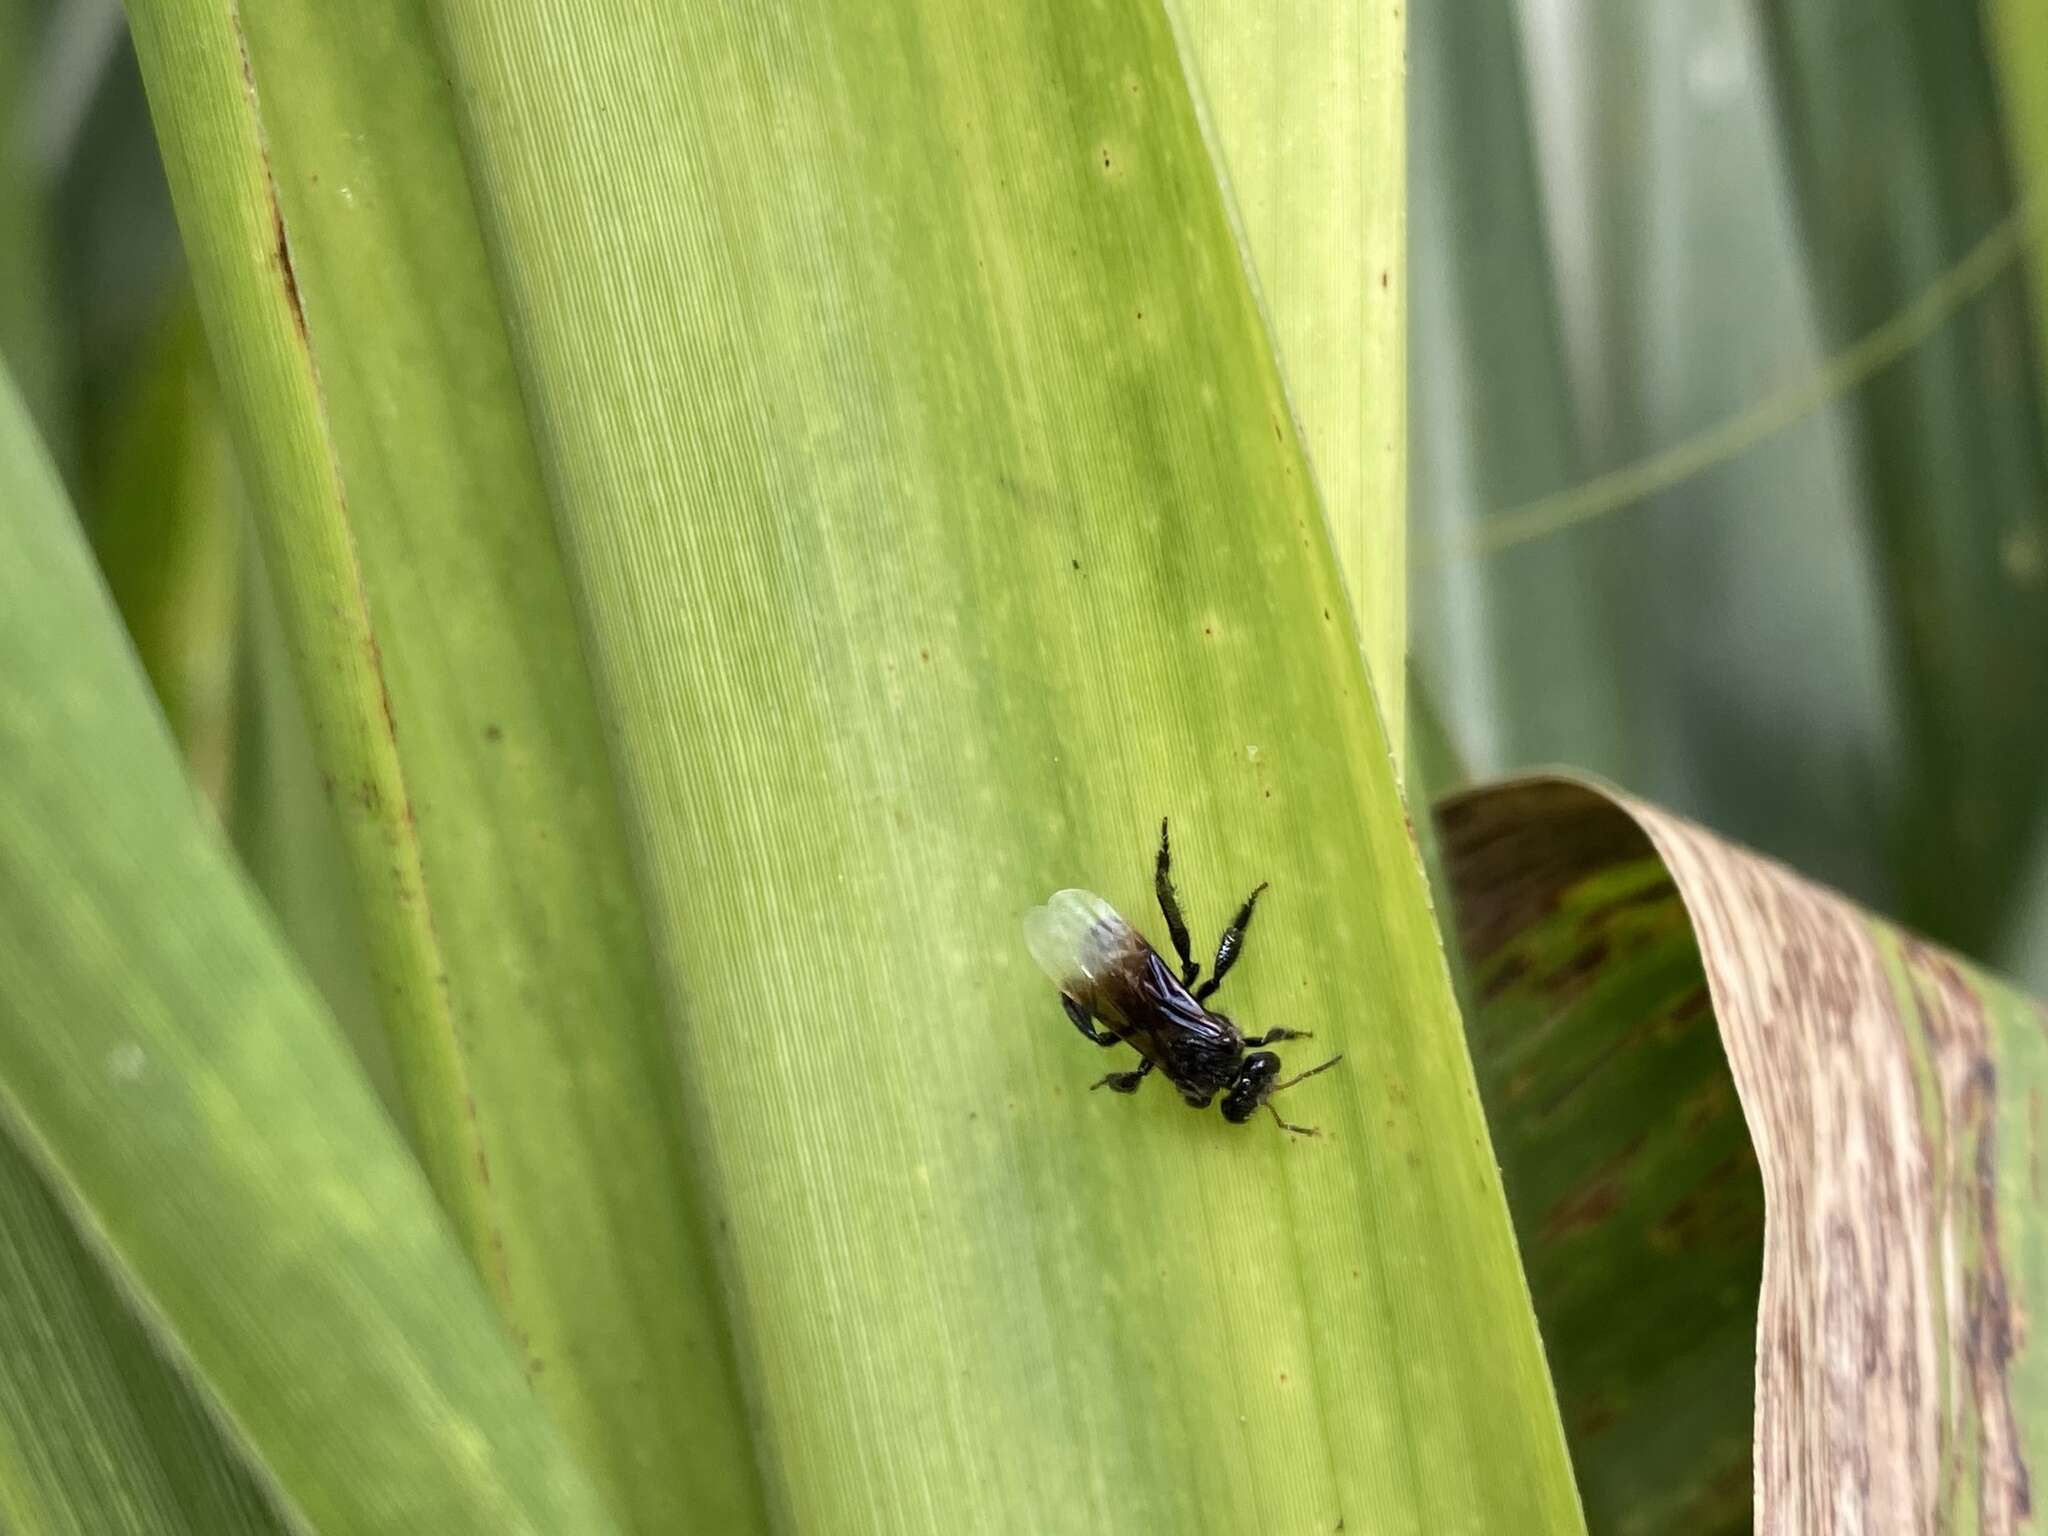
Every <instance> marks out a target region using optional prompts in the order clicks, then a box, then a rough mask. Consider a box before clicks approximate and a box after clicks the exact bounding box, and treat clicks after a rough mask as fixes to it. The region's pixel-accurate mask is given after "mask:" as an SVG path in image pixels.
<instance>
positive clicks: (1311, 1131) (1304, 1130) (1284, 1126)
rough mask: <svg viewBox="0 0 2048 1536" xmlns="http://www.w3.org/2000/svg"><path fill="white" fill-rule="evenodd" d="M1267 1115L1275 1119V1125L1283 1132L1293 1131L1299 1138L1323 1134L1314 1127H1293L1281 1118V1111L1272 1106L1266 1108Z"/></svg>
mask: <svg viewBox="0 0 2048 1536" xmlns="http://www.w3.org/2000/svg"><path fill="white" fill-rule="evenodd" d="M1266 1113H1267V1114H1269V1115H1271V1116H1272V1117H1273V1119H1274V1121H1275V1123H1276V1124H1278V1125H1279V1127H1280V1129H1281V1130H1283V1131H1292V1132H1294V1134H1295V1135H1297V1136H1320V1135H1322V1134H1323V1133H1322V1132H1321V1131H1319V1130H1317V1129H1316V1128H1315V1127H1314V1126H1312V1125H1292V1124H1290V1123H1288V1122H1287V1121H1285V1120H1282V1119H1281V1118H1280V1111H1279V1110H1277V1109H1275V1108H1274V1107H1273V1106H1272V1105H1270V1104H1268V1105H1267V1106H1266Z"/></svg>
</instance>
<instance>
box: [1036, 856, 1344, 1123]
mask: <svg viewBox="0 0 2048 1536" xmlns="http://www.w3.org/2000/svg"><path fill="white" fill-rule="evenodd" d="M1172 867H1173V854H1172V849H1171V847H1170V845H1169V844H1168V841H1167V834H1166V822H1165V821H1164V820H1162V821H1161V822H1160V823H1159V857H1158V859H1157V861H1156V862H1155V863H1154V865H1153V870H1152V889H1153V891H1154V892H1155V893H1156V894H1157V895H1158V897H1159V910H1160V911H1161V912H1162V913H1164V914H1165V917H1166V931H1167V932H1168V933H1169V934H1171V935H1172V936H1173V947H1174V951H1175V953H1177V954H1178V955H1179V956H1180V974H1179V975H1178V976H1176V975H1175V974H1174V973H1173V970H1172V968H1171V967H1170V966H1168V965H1167V963H1166V962H1165V961H1164V960H1163V959H1161V958H1160V956H1159V952H1158V951H1157V950H1155V949H1154V948H1153V947H1152V946H1151V945H1150V944H1148V943H1147V942H1146V941H1145V936H1144V935H1143V934H1141V933H1139V932H1138V930H1137V929H1135V928H1133V927H1132V926H1131V925H1130V924H1129V923H1127V922H1125V921H1124V920H1123V919H1122V918H1121V917H1119V916H1118V915H1117V912H1116V909H1115V908H1114V907H1112V906H1110V904H1109V903H1108V902H1106V901H1104V900H1103V899H1102V898H1101V897H1100V896H1097V895H1095V894H1094V893H1093V892H1092V891H1076V890H1066V891H1058V892H1055V893H1054V895H1053V897H1052V899H1051V900H1050V901H1048V902H1047V903H1046V904H1045V905H1044V906H1042V907H1033V908H1032V909H1031V911H1030V912H1029V913H1028V914H1026V916H1025V918H1024V942H1025V944H1026V945H1027V946H1028V947H1029V948H1030V950H1031V958H1032V959H1034V960H1036V961H1037V962H1038V967H1039V969H1040V970H1042V971H1044V972H1045V974H1046V975H1047V976H1049V977H1051V978H1052V981H1053V984H1054V985H1055V986H1057V987H1058V988H1059V989H1060V1002H1061V1004H1062V1005H1063V1006H1064V1007H1065V1008H1066V1010H1067V1017H1068V1018H1069V1019H1071V1020H1073V1023H1074V1028H1076V1029H1078V1030H1080V1031H1081V1033H1082V1034H1084V1035H1086V1036H1087V1037H1088V1038H1089V1039H1090V1040H1093V1041H1094V1042H1095V1043H1096V1044H1097V1045H1100V1046H1112V1045H1129V1046H1132V1047H1134V1048H1135V1049H1136V1050H1137V1052H1138V1054H1139V1056H1141V1057H1143V1058H1144V1059H1143V1060H1142V1061H1141V1062H1140V1063H1139V1064H1138V1066H1137V1068H1136V1069H1135V1070H1133V1071H1130V1072H1112V1073H1110V1074H1109V1075H1108V1076H1107V1077H1105V1078H1103V1079H1102V1081H1100V1082H1098V1083H1096V1084H1094V1085H1093V1086H1094V1087H1096V1088H1108V1089H1111V1090H1112V1091H1114V1092H1116V1093H1136V1092H1137V1091H1138V1085H1139V1084H1140V1083H1142V1082H1144V1081H1145V1078H1146V1077H1147V1075H1149V1074H1150V1073H1151V1071H1152V1069H1153V1068H1154V1067H1157V1068H1158V1069H1159V1070H1160V1071H1162V1072H1164V1073H1165V1074H1166V1080H1167V1081H1168V1082H1170V1083H1172V1084H1173V1086H1174V1087H1176V1088H1178V1089H1179V1090H1180V1096H1181V1097H1182V1098H1183V1099H1185V1100H1186V1101H1187V1102H1188V1104H1189V1105H1190V1106H1191V1107H1192V1108H1195V1109H1207V1108H1208V1107H1209V1101H1210V1100H1211V1099H1213V1098H1215V1096H1216V1095H1217V1094H1219V1093H1221V1094H1222V1095H1223V1118H1224V1119H1226V1120H1228V1121H1229V1122H1230V1123H1231V1124H1232V1125H1242V1124H1244V1123H1245V1121H1247V1120H1249V1119H1251V1117H1252V1116H1253V1115H1255V1114H1257V1113H1258V1111H1259V1107H1260V1106H1261V1105H1264V1106H1265V1108H1266V1110H1267V1112H1268V1113H1269V1114H1271V1115H1272V1117H1273V1119H1274V1120H1275V1121H1276V1122H1278V1124H1279V1125H1280V1128H1281V1129H1282V1130H1287V1131H1292V1132H1294V1134H1295V1135H1297V1136H1314V1135H1317V1134H1318V1133H1317V1132H1316V1131H1315V1130H1313V1129H1311V1128H1310V1127H1308V1126H1305V1125H1289V1124H1288V1123H1287V1122H1286V1121H1285V1120H1282V1119H1280V1111H1279V1110H1277V1109H1274V1108H1273V1106H1272V1104H1271V1103H1269V1102H1268V1101H1269V1100H1270V1099H1271V1098H1272V1097H1273V1095H1274V1094H1276V1093H1278V1092H1280V1091H1281V1090H1282V1089H1283V1088H1292V1087H1293V1086H1294V1085H1295V1084H1296V1083H1298V1082H1301V1081H1302V1080H1303V1079H1304V1078H1310V1077H1314V1076H1315V1075H1316V1074H1317V1073H1318V1072H1327V1071H1329V1070H1330V1068H1332V1067H1334V1066H1335V1065H1337V1063H1338V1062H1340V1061H1342V1060H1343V1059H1344V1058H1343V1057H1342V1056H1341V1055H1337V1056H1332V1057H1331V1058H1330V1059H1329V1060H1328V1061H1326V1062H1324V1063H1323V1064H1322V1065H1321V1066H1319V1067H1311V1068H1309V1069H1308V1071H1306V1072H1302V1073H1299V1074H1297V1075H1296V1076H1294V1077H1290V1078H1288V1079H1287V1081H1286V1082H1284V1083H1282V1082H1275V1081H1274V1079H1275V1078H1277V1077H1279V1075H1280V1058H1279V1057H1278V1056H1276V1055H1274V1054H1273V1053H1272V1052H1271V1051H1265V1050H1255V1049H1252V1047H1255V1046H1264V1045H1272V1044H1274V1043H1275V1042H1277V1041H1281V1040H1306V1039H1308V1038H1309V1032H1308V1031H1307V1030H1302V1029H1271V1030H1268V1031H1266V1033H1265V1034H1263V1035H1253V1036H1250V1037H1246V1036H1245V1035H1244V1034H1243V1033H1241V1032H1240V1031H1239V1029H1238V1027H1237V1026H1236V1025H1235V1024H1233V1023H1231V1021H1230V1020H1229V1019H1228V1018H1226V1017H1225V1016H1224V1015H1223V1014H1220V1013H1212V1012H1210V1010H1209V1009H1208V1008H1207V1007H1205V1006H1204V1005H1205V1004H1206V1003H1207V1002H1208V1000H1209V999H1210V998H1211V997H1213V996H1214V995H1215V993H1216V989H1217V988H1218V987H1220V986H1221V985H1222V984H1223V978H1224V976H1225V975H1227V974H1228V973H1229V971H1230V968H1231V967H1232V966H1233V965H1235V964H1237V957H1238V956H1239V955H1240V954H1241V953H1242V952H1243V950H1244V931H1245V929H1246V928H1247V927H1249V926H1250V925H1251V920H1252V909H1253V908H1254V907H1255V906H1257V905H1258V901H1259V896H1260V893H1261V892H1263V891H1264V890H1265V889H1266V886H1265V883H1264V882H1263V881H1262V882H1260V884H1259V888H1258V890H1256V891H1253V892H1252V893H1251V895H1249V896H1247V897H1246V898H1245V900H1244V905H1243V906H1241V907H1239V908H1238V909H1237V916H1236V917H1234V918H1232V919H1231V920H1230V926H1229V927H1228V928H1227V929H1225V930H1224V933H1223V941H1222V942H1221V943H1220V944H1218V945H1217V946H1216V968H1215V969H1214V970H1213V971H1211V972H1210V973H1209V979H1208V980H1207V981H1205V982H1203V983H1202V984H1201V985H1200V986H1199V987H1197V986H1196V985H1195V978H1196V977H1198V976H1200V975H1201V973H1202V967H1201V965H1200V964H1199V963H1198V962H1197V961H1196V960H1195V959H1194V958H1193V957H1192V956H1191V955H1190V954H1189V953H1188V925H1187V924H1186V922H1184V921H1183V920H1182V918H1181V915H1180V899H1179V897H1178V896H1176V895H1175V894H1174V889H1173V878H1172ZM1096 1020H1100V1021H1101V1022H1102V1024H1103V1025H1104V1026H1105V1027H1104V1028H1103V1029H1100V1030H1098V1029H1097V1028H1096V1027H1095V1021H1096Z"/></svg>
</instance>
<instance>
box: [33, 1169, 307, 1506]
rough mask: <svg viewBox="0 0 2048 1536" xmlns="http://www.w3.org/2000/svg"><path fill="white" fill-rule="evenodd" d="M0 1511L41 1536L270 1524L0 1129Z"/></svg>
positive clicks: (247, 1483)
mask: <svg viewBox="0 0 2048 1536" xmlns="http://www.w3.org/2000/svg"><path fill="white" fill-rule="evenodd" d="M0 1519H4V1520H5V1522H6V1528H7V1529H8V1530H10V1531H36V1532H48V1533H52V1536H58V1533H62V1536H71V1533H76V1536H111V1533H116V1532H119V1533H128V1532H134V1533H137V1536H143V1533H152V1536H153V1533H161V1532H191V1533H192V1536H206V1533H210V1532H221V1533H251V1536H253V1533H258V1532H274V1531H282V1530H283V1529H284V1527H283V1526H282V1525H281V1524H280V1523H279V1522H278V1520H277V1518H276V1517H275V1516H274V1515H273V1514H272V1513H271V1511H270V1508H269V1506H268V1504H267V1503H266V1502H265V1500H264V1498H263V1495H262V1493H261V1492H260V1491H259V1490H258V1489H257V1487H256V1486H255V1484H254V1482H253V1481H252V1479H251V1478H250V1476H249V1473H248V1471H247V1469H246V1468H244V1467H243V1466H242V1465H241V1464H240V1463H239V1462H238V1461H236V1460H235V1458H234V1456H233V1453H232V1452H230V1451H229V1450H228V1449H227V1448H226V1446H225V1445H224V1444H223V1442H222V1440H221V1437H220V1435H219V1433H218V1432H217V1431H216V1430H215V1428H214V1426H213V1424H212V1422H211V1421H210V1420H209V1419H208V1418H207V1417H206V1413H205V1409H204V1406H203V1405H202V1404H201V1403H200V1402H199V1401H198V1399H197V1398H196V1396H195V1394H194V1392H193V1390H192V1388H191V1386H190V1385H189V1384H188V1383H187V1382H186V1381H185V1380H184V1379H183V1378H182V1377H181V1376H179V1375H178V1374H177V1371H176V1370H175V1368H174V1367H173V1366H172V1365H170V1364H169V1363H168V1362H166V1361H165V1360H163V1359H162V1358H161V1357H160V1356H159V1354H158V1352H157V1350H156V1349H155V1348H154V1346H153V1345H152V1344H151V1342H150V1340H149V1336H148V1334H147V1333H146V1332H145V1331H144V1329H143V1327H142V1325H141V1324H140V1323H139V1322H138V1321H137V1320H136V1318H135V1317H134V1315H133V1314H132V1313H131V1312H130V1311H129V1310H128V1308H127V1307H126V1306H125V1305H124V1304H123V1302H122V1301H121V1299H120V1297H119V1296H118V1295H117V1294H116V1293H115V1290H114V1287H113V1286H112V1285H111V1284H110V1283H109V1281H108V1278H107V1276H106V1274H105V1273H104V1272H103V1271H102V1270H101V1269H100V1268H99V1266H98V1264H97V1263H96V1262H95V1261H94V1259H93V1257H92V1255H91V1254H89V1253H88V1252H87V1251H86V1249H85V1247H84V1246H83V1245H82V1244H81V1243H80V1242H79V1239H78V1234H77V1233H76V1232H74V1231H73V1230H72V1228H71V1225H70V1223H69V1221H68V1220H67V1219H66V1218H65V1215H64V1212H63V1211H62V1210H61V1209H60V1208H59V1206H58V1204H57V1202H56V1200H54V1199H53V1198H52V1197H51V1195H50V1193H49V1191H48V1190H47V1189H46V1188H44V1186H43V1183H42V1180H41V1179H40V1178H38V1177H37V1175H36V1172H35V1170H34V1168H33V1167H31V1166H30V1164H29V1162H28V1160H27V1159H26V1158H25V1157H24V1156H23V1155H22V1154H21V1152H20V1150H19V1149H18V1148H16V1147H15V1145H14V1144H13V1143H12V1142H11V1141H8V1140H6V1139H4V1138H0Z"/></svg>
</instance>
